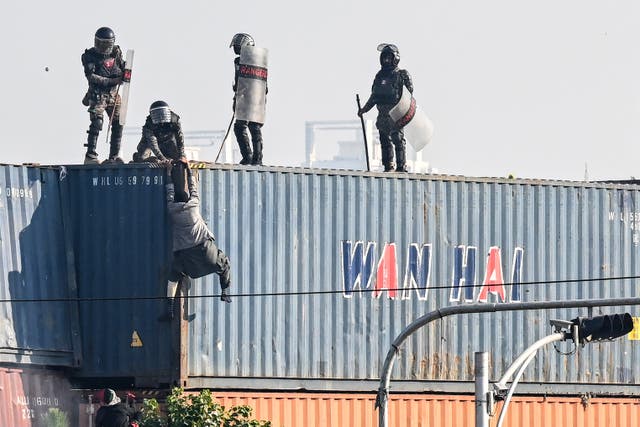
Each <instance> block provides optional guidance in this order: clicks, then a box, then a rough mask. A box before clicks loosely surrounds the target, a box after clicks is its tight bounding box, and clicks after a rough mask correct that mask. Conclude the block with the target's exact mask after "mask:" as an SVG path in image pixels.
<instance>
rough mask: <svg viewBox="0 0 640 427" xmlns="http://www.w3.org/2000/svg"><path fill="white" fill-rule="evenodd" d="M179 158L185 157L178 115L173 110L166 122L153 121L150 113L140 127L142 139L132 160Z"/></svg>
mask: <svg viewBox="0 0 640 427" xmlns="http://www.w3.org/2000/svg"><path fill="white" fill-rule="evenodd" d="M154 157H155V159H157V160H160V161H166V160H169V159H171V160H179V159H181V158H184V157H186V155H185V152H184V135H183V134H182V126H181V125H180V116H178V115H177V114H176V113H174V112H173V111H172V112H171V119H170V120H169V122H167V123H154V122H153V120H151V115H148V116H147V120H146V121H145V123H144V126H143V127H142V139H141V140H140V143H139V144H138V147H137V152H136V153H134V155H133V161H134V162H144V161H147V162H148V161H153V160H155V159H154Z"/></svg>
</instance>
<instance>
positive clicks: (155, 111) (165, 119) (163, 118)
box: [149, 101, 171, 125]
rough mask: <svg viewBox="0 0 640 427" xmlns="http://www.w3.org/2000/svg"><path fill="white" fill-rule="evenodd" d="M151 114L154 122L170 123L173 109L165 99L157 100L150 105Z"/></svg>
mask: <svg viewBox="0 0 640 427" xmlns="http://www.w3.org/2000/svg"><path fill="white" fill-rule="evenodd" d="M149 115H150V116H151V121H152V122H153V124H156V125H157V124H161V123H169V122H170V121H171V110H170V109H169V104H167V103H166V102H164V101H156V102H154V103H153V104H151V106H150V107H149Z"/></svg>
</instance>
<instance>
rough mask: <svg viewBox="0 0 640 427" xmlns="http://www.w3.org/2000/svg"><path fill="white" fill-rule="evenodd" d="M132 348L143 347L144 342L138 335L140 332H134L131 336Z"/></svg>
mask: <svg viewBox="0 0 640 427" xmlns="http://www.w3.org/2000/svg"><path fill="white" fill-rule="evenodd" d="M131 347H142V340H141V339H140V335H138V331H133V333H132V334H131Z"/></svg>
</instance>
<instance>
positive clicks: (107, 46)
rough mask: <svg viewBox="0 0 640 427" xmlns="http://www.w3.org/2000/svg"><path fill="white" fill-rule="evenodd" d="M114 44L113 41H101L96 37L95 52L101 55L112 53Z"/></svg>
mask: <svg viewBox="0 0 640 427" xmlns="http://www.w3.org/2000/svg"><path fill="white" fill-rule="evenodd" d="M115 43H116V41H115V39H101V38H98V37H96V38H95V40H94V46H95V48H96V50H97V51H98V52H99V53H101V54H103V55H109V54H110V53H111V52H112V51H113V46H114V45H115Z"/></svg>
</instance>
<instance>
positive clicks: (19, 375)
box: [0, 365, 79, 427]
mask: <svg viewBox="0 0 640 427" xmlns="http://www.w3.org/2000/svg"><path fill="white" fill-rule="evenodd" d="M78 403H79V401H78V398H77V395H76V393H74V392H73V391H72V390H71V384H70V383H69V381H68V380H67V379H66V377H65V375H63V374H62V373H60V372H58V371H54V370H47V369H40V368H29V367H17V366H16V367H9V366H8V365H3V366H0V425H1V426H7V427H32V426H33V427H40V426H41V427H46V426H50V425H65V424H54V420H62V419H66V420H68V424H66V425H78V424H77V410H76V409H77V407H78Z"/></svg>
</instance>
